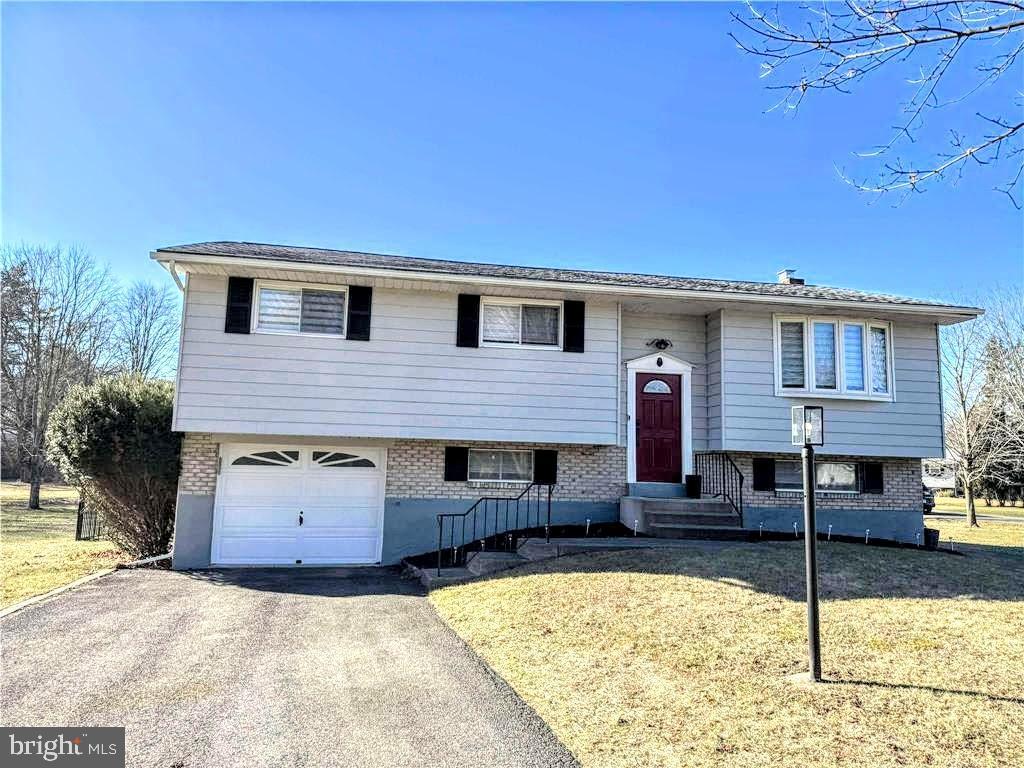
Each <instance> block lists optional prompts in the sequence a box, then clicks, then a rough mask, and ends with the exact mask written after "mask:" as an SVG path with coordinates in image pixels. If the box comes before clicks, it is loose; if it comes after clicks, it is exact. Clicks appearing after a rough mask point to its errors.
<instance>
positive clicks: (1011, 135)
mask: <svg viewBox="0 0 1024 768" xmlns="http://www.w3.org/2000/svg"><path fill="white" fill-rule="evenodd" d="M783 5H784V6H785V7H786V12H785V14H783V12H782V7H781V6H780V5H775V6H773V7H770V8H765V9H762V7H760V6H755V5H754V4H753V3H752V2H750V0H748V3H747V11H746V13H745V14H742V15H741V14H737V13H734V14H732V15H733V19H734V20H735V22H736V23H737V24H738V25H739V26H740V27H741V28H742V31H741V32H740V35H731V37H732V38H733V39H734V40H735V41H736V43H737V45H739V47H740V48H741V49H742V50H744V51H746V52H748V53H751V54H754V55H756V56H757V57H758V58H760V59H761V68H762V73H763V74H762V76H764V77H774V76H781V77H782V78H783V80H782V82H778V83H773V84H771V85H769V86H768V87H769V88H770V89H777V90H779V91H780V92H781V93H782V98H781V99H780V100H779V101H778V102H777V103H776V104H775V106H773V107H772V108H771V109H777V108H781V109H785V110H796V109H798V108H799V107H800V105H801V104H802V103H803V100H804V98H805V97H806V96H807V95H808V94H809V93H813V92H815V91H837V92H840V93H850V92H851V91H852V90H853V89H854V87H856V86H858V85H861V84H862V83H863V82H864V81H865V80H867V79H868V78H869V76H871V75H873V74H874V73H876V72H878V71H879V70H882V69H885V70H892V69H896V68H898V67H900V65H906V66H908V67H909V66H912V65H914V64H916V65H917V66H916V67H915V69H914V70H913V71H911V72H910V73H909V74H908V82H909V84H910V86H911V89H912V90H911V94H910V97H909V99H908V100H907V102H906V103H905V104H904V105H903V109H902V111H903V115H902V117H901V119H900V120H899V122H898V124H897V125H895V126H893V132H892V134H891V136H890V137H889V139H888V140H886V141H884V142H882V143H881V144H880V145H879V146H877V147H875V148H874V149H873V150H871V151H868V152H865V153H863V154H862V157H868V158H875V159H877V161H878V162H879V168H878V174H877V179H875V180H871V181H867V180H861V181H856V180H854V179H852V178H851V177H848V176H847V175H846V174H845V173H843V172H842V171H840V175H841V176H842V177H843V178H844V179H845V180H846V181H847V182H849V183H850V184H852V185H854V186H855V187H856V188H857V189H859V190H862V191H865V192H871V193H876V194H881V193H885V192H897V193H900V200H902V199H905V197H906V196H907V195H909V194H910V193H911V192H922V191H924V189H925V187H926V186H927V185H928V183H929V182H933V181H937V180H939V179H943V178H953V179H958V178H959V177H960V175H961V174H962V173H963V172H964V170H965V168H966V167H968V166H969V165H978V166H986V165H994V164H995V163H996V161H999V160H1002V161H1004V163H1005V165H1006V166H1007V167H1008V169H1009V170H1008V172H1007V173H1006V175H1005V176H1004V177H1003V180H1002V181H1001V182H1000V183H999V184H998V185H997V186H996V189H997V190H998V191H1000V192H1002V193H1004V194H1006V195H1007V196H1008V197H1009V199H1010V200H1011V202H1012V203H1013V205H1014V206H1016V207H1017V208H1020V207H1021V194H1020V193H1021V184H1022V175H1024V143H1022V137H1024V120H1022V119H1021V118H1022V114H1021V112H1022V105H1024V102H1022V99H1021V92H1020V90H1019V88H1018V89H1017V90H1016V91H1015V92H1014V93H1013V95H1012V97H1008V98H1009V101H1008V102H1007V103H1006V104H1005V105H1004V110H1005V113H994V114H982V113H980V112H979V113H976V114H975V117H974V119H975V120H976V123H977V124H976V125H975V126H974V127H973V128H971V129H970V130H969V131H967V132H965V131H961V130H955V129H953V127H952V126H950V127H949V136H950V138H949V145H948V147H947V148H946V149H945V150H936V151H931V152H928V153H927V157H922V158H915V159H911V160H905V159H903V158H901V157H900V156H899V154H898V152H899V151H900V150H901V149H913V150H914V151H915V152H917V151H920V146H919V144H918V142H917V141H916V139H917V134H918V131H919V129H920V128H921V127H922V125H923V123H924V120H925V116H926V115H927V114H928V113H929V112H932V111H934V110H937V109H941V108H943V107H948V106H951V105H954V104H960V103H962V102H965V101H967V100H968V99H969V98H970V97H971V96H973V95H974V94H976V93H977V92H978V91H980V90H981V89H983V88H985V87H986V86H990V85H992V84H993V83H995V82H996V81H997V80H999V78H1000V77H1001V76H1002V75H1003V74H1005V73H1006V72H1014V73H1016V75H1017V82H1018V84H1019V81H1020V72H1019V70H1020V67H1019V66H1015V65H1017V63H1018V59H1020V58H1021V53H1022V52H1024V0H984V1H964V2H950V1H946V0H861V1H860V2H858V1H857V0H846V2H842V3H839V2H827V1H826V2H821V3H818V4H800V5H797V4H796V3H792V4H790V3H785V4H783ZM784 15H785V18H783V16H784ZM966 48H970V49H971V51H970V52H971V53H972V54H973V53H978V54H983V58H982V59H981V63H976V62H972V63H971V64H970V66H971V68H972V69H971V75H970V76H969V77H968V78H967V79H968V80H969V82H968V84H967V85H966V86H961V87H960V89H959V90H958V91H956V92H954V93H952V94H951V95H948V94H945V93H944V89H945V85H946V83H947V81H948V80H949V78H948V75H949V74H950V73H951V72H954V71H955V70H956V64H957V63H958V62H960V60H961V59H963V52H964V49H966ZM1010 102H1012V103H1010Z"/></svg>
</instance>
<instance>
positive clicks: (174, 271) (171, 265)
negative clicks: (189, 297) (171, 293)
mask: <svg viewBox="0 0 1024 768" xmlns="http://www.w3.org/2000/svg"><path fill="white" fill-rule="evenodd" d="M167 271H168V272H170V273H171V277H173V278H174V282H175V283H177V285H178V290H179V291H181V292H182V293H184V292H185V284H184V283H183V282H181V278H180V277H178V269H177V267H175V265H174V259H171V260H170V261H169V262H167Z"/></svg>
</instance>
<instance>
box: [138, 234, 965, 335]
mask: <svg viewBox="0 0 1024 768" xmlns="http://www.w3.org/2000/svg"><path fill="white" fill-rule="evenodd" d="M149 257H150V258H151V259H153V260H154V261H157V262H161V263H162V262H167V261H171V260H172V258H173V260H174V261H175V263H176V264H178V265H179V266H180V267H181V268H182V269H184V270H185V271H188V266H187V265H189V264H213V265H220V266H235V267H242V268H259V269H283V270H290V271H294V272H328V273H333V274H343V275H359V276H363V277H381V278H394V279H401V278H406V279H411V280H430V281H438V282H449V283H470V284H472V285H478V286H479V285H503V286H525V287H535V288H544V289H552V290H562V291H571V292H573V293H609V294H613V295H618V296H652V297H654V296H666V297H671V298H679V299H686V298H689V299H710V300H713V301H721V302H723V303H737V302H738V303H740V304H743V303H746V302H754V303H758V304H794V305H802V306H818V307H830V308H839V309H857V310H861V311H862V310H864V309H865V308H868V307H871V308H874V309H876V310H884V311H885V312H891V313H894V314H900V315H925V316H928V317H933V316H934V317H937V318H943V319H945V321H946V322H947V323H957V322H962V321H963V320H967V319H970V318H974V317H978V316H979V315H980V314H982V311H981V310H979V309H977V308H975V307H958V306H949V305H940V306H935V305H930V304H901V303H899V302H887V301H872V300H868V299H824V298H808V297H803V296H787V295H779V294H761V293H742V292H739V291H728V290H719V291H716V290H699V289H688V288H654V287H651V288H647V287H641V286H630V285H608V284H604V283H582V282H567V281H562V280H543V279H532V280H531V279H524V278H511V277H488V276H483V275H471V274H462V273H452V272H426V271H417V270H411V269H384V268H380V267H355V266H341V265H337V264H317V263H312V262H300V261H286V260H281V259H262V258H256V257H244V256H217V255H211V254H203V253H196V252H186V251H174V252H171V251H159V250H157V251H151V252H150V254H149ZM940 322H942V321H941V320H940Z"/></svg>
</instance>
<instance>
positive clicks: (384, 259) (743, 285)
mask: <svg viewBox="0 0 1024 768" xmlns="http://www.w3.org/2000/svg"><path fill="white" fill-rule="evenodd" d="M175 253H179V254H188V255H192V256H197V257H204V256H208V257H211V258H225V257H226V258H238V259H244V258H248V259H257V260H259V259H262V260H266V261H276V262H278V263H295V264H322V265H325V266H333V267H340V268H364V269H390V270H396V271H400V270H404V271H410V272H417V271H419V272H422V273H432V274H439V275H453V276H461V277H463V278H466V277H476V278H494V279H500V280H521V281H526V280H533V281H538V282H543V281H546V282H552V283H554V282H558V283H573V284H579V285H580V286H581V287H584V286H588V285H589V286H603V287H605V288H608V287H612V288H614V287H616V286H618V287H620V288H623V289H627V288H628V289H641V290H643V289H655V290H676V291H692V292H704V293H707V294H718V295H724V296H730V295H731V296H748V297H751V296H760V297H776V298H778V299H779V300H780V301H781V300H785V301H793V300H798V299H805V300H808V301H825V302H847V303H851V302H852V303H865V304H868V303H871V304H888V305H896V306H903V307H910V306H916V307H932V308H935V309H946V310H956V311H957V314H969V313H974V314H980V313H981V310H978V309H977V308H975V307H964V306H958V305H952V304H946V303H942V302H938V301H934V300H926V299H918V298H912V297H908V296H899V295H896V294H891V293H878V292H871V291H863V290H859V289H853V288H837V287H832V286H827V285H816V284H795V283H794V284H788V283H777V282H767V281H765V282H761V281H756V280H730V279H726V278H716V277H683V276H678V275H657V274H650V273H642V272H614V271H609V270H594V269H578V268H574V267H540V266H522V265H510V264H494V263H487V262H474V261H457V260H454V259H436V258H427V257H422V256H404V255H398V254H387V253H374V252H370V251H346V250H340V249H336V248H319V247H315V248H314V247H309V246H299V245H280V244H274V243H255V242H250V241H242V240H209V241H205V242H199V243H190V244H184V245H172V246H165V247H163V248H158V249H157V250H156V251H154V254H153V255H154V258H156V257H157V254H168V255H170V254H175Z"/></svg>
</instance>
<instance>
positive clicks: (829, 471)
mask: <svg viewBox="0 0 1024 768" xmlns="http://www.w3.org/2000/svg"><path fill="white" fill-rule="evenodd" d="M814 488H815V490H817V491H821V492H823V493H858V492H859V486H858V484H857V464H856V462H853V461H819V462H816V463H815V465H814ZM803 489H804V481H803V468H802V466H801V463H800V462H799V461H797V460H791V459H777V460H776V461H775V490H776V491H783V492H801V493H802V492H803Z"/></svg>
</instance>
